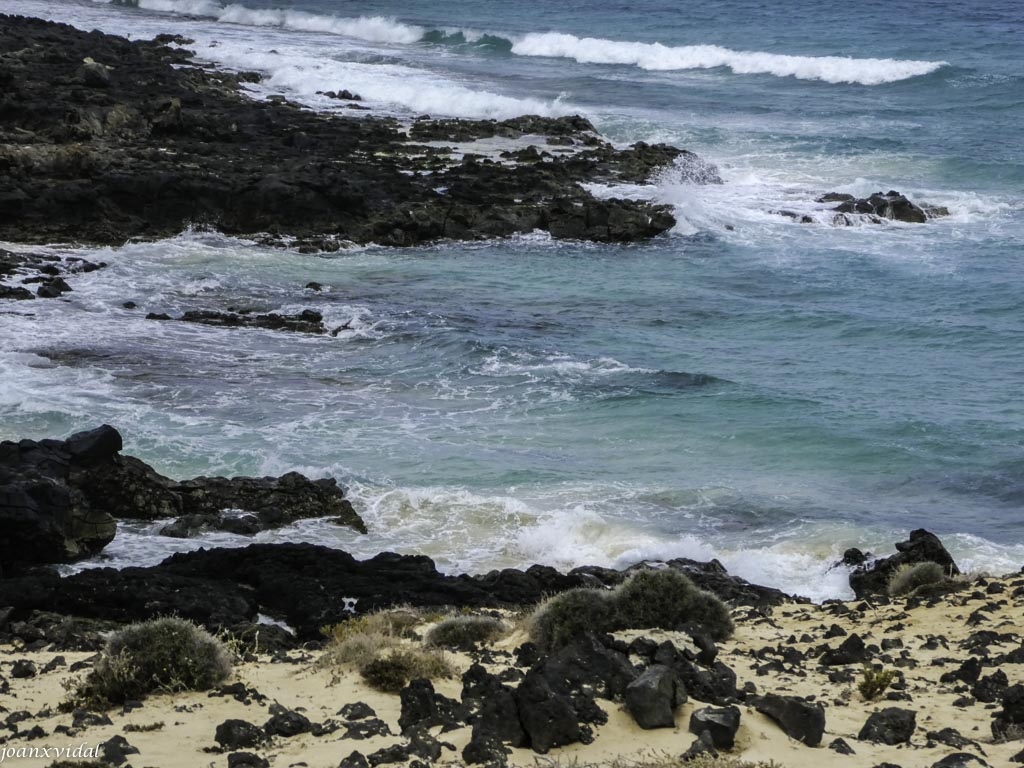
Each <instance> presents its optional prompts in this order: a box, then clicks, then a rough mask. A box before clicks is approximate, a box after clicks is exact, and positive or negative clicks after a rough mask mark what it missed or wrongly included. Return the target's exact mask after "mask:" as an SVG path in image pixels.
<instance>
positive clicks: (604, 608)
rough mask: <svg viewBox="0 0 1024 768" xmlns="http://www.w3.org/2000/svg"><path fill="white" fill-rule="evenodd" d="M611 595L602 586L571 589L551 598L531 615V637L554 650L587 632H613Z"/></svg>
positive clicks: (546, 648)
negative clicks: (601, 588) (598, 587)
mask: <svg viewBox="0 0 1024 768" xmlns="http://www.w3.org/2000/svg"><path fill="white" fill-rule="evenodd" d="M609 595H610V593H608V592H605V591H602V590H600V589H570V590H569V591H567V592H562V593H561V594H558V595H555V596H554V597H551V598H548V599H547V600H546V601H544V602H543V603H541V605H540V607H539V608H537V610H536V611H535V612H534V614H533V616H532V617H531V618H530V623H529V632H530V639H531V640H533V642H535V643H536V644H537V645H539V646H540V647H541V648H543V649H544V650H546V651H553V650H556V649H558V648H561V647H562V646H565V645H568V644H569V643H571V642H572V641H573V640H575V639H576V638H577V637H580V636H581V635H583V634H585V633H587V632H596V633H603V632H609V631H611V629H612V613H613V610H612V604H611V600H610V599H609Z"/></svg>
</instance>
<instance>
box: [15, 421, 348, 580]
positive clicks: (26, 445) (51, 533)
mask: <svg viewBox="0 0 1024 768" xmlns="http://www.w3.org/2000/svg"><path fill="white" fill-rule="evenodd" d="M121 448H122V438H121V435H120V433H119V432H118V431H117V430H116V429H114V428H113V427H111V426H108V425H104V426H101V427H97V428H96V429H92V430H88V431H85V432H79V433H77V434H74V435H72V436H71V437H69V438H67V439H66V440H49V439H48V440H39V441H36V440H20V441H18V442H12V441H5V442H2V443H0V532H2V533H0V573H10V572H12V571H16V570H17V569H19V568H22V567H26V566H32V565H37V564H42V563H63V562H72V561H74V560H79V559H82V558H84V557H88V556H90V555H94V554H96V553H98V552H99V551H101V550H102V549H103V547H105V546H106V545H107V544H108V543H110V541H112V540H113V538H114V535H115V533H116V531H117V522H116V521H117V520H118V519H140V520H162V519H171V518H175V519H176V520H177V522H176V523H175V524H174V526H175V527H173V528H172V530H171V531H170V532H169V534H170V535H187V534H189V533H191V532H195V531H197V530H199V529H200V528H204V527H205V528H217V529H226V530H231V531H234V532H236V533H255V532H257V531H259V530H264V529H266V528H271V527H279V526H281V525H285V524H288V523H290V522H293V521H295V520H299V519H303V518H308V517H326V518H331V519H332V520H334V521H335V522H337V523H338V524H340V525H346V526H349V527H352V528H355V529H356V530H359V531H364V532H365V530H366V526H365V524H364V523H363V521H362V519H361V518H360V517H359V515H358V514H356V512H355V510H354V509H353V508H352V505H351V503H350V502H349V501H348V500H347V499H346V498H345V493H344V491H343V490H342V488H340V487H339V486H338V484H337V482H336V481H334V480H332V479H323V480H310V479H308V478H306V477H304V476H303V475H300V474H298V473H294V472H293V473H289V474H287V475H284V476H282V477H279V478H246V477H236V478H230V479H229V478H205V477H201V478H195V479H192V480H187V481H184V482H176V481H174V480H171V479H170V478H167V477H164V476H163V475H161V474H159V473H158V472H157V471H156V470H154V469H153V468H152V467H150V466H149V465H148V464H146V463H145V462H143V461H141V460H139V459H137V458H135V457H133V456H127V455H123V454H121ZM228 510H237V512H228Z"/></svg>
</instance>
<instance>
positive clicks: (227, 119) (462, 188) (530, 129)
mask: <svg viewBox="0 0 1024 768" xmlns="http://www.w3.org/2000/svg"><path fill="white" fill-rule="evenodd" d="M0 20H2V23H0V87H2V90H0V169H2V170H3V176H2V178H3V181H2V183H0V238H3V239H8V240H18V241H31V242H40V241H54V240H72V241H77V242H85V243H91V244H117V245H119V244H121V243H123V242H124V241H125V240H126V239H129V238H160V237H166V236H171V235H175V234H177V233H178V232H180V231H181V230H182V229H183V228H185V227H186V226H190V225H208V226H212V227H215V228H216V229H218V230H220V231H222V232H225V233H228V234H233V235H252V234H256V233H270V237H271V239H274V238H275V237H277V236H281V235H287V236H290V237H298V238H307V239H309V238H312V241H313V242H315V241H316V239H317V238H320V237H322V236H323V235H332V236H336V237H337V238H341V239H343V240H348V241H352V242H356V243H367V242H376V243H380V244H384V245H399V246H408V245H415V244H418V243H423V242H429V241H434V240H439V239H445V238H450V239H459V240H476V239H482V238H490V237H496V236H507V235H511V234H515V233H522V232H530V231H534V230H544V231H547V232H550V233H551V234H552V235H553V236H554V237H559V238H578V239H585V240H595V241H601V242H627V241H635V240H643V239H646V238H650V237H653V236H655V235H657V234H659V233H662V232H665V231H666V230H668V229H670V228H671V227H672V226H674V224H675V220H674V219H673V217H672V213H671V209H670V207H668V206H664V205H658V204H653V203H650V202H646V201H636V200H625V199H599V198H598V197H595V196H594V195H593V194H591V192H589V191H587V190H586V189H585V188H584V187H583V186H582V185H583V184H584V183H588V182H602V183H613V184H614V183H619V182H628V183H637V182H642V181H645V180H646V179H647V178H648V177H649V176H650V175H651V174H652V173H654V172H655V171H657V170H658V169H660V168H662V167H664V166H666V165H672V164H673V163H675V162H677V161H678V162H679V163H681V164H684V165H687V166H690V167H697V166H698V165H700V164H699V163H697V162H696V158H695V156H694V155H692V154H691V153H687V152H684V151H683V150H679V149H676V148H674V147H669V146H665V145H647V144H642V143H641V144H636V145H634V146H633V147H630V148H625V149H618V148H615V147H613V146H612V145H611V144H610V143H608V142H607V141H605V140H604V139H602V138H601V137H600V136H599V135H598V134H597V133H596V131H595V130H594V127H593V125H591V124H590V123H589V122H588V121H587V120H585V119H584V118H581V117H559V118H546V117H538V116H525V117H520V118H515V119H513V120H506V121H500V122H499V121H451V120H444V121H435V120H430V119H420V120H416V121H415V122H413V123H412V124H411V126H410V125H408V124H402V123H400V122H399V121H397V120H395V119H393V118H382V117H376V116H372V115H371V116H366V115H360V116H359V117H352V116H350V113H349V114H345V115H335V114H320V113H315V112H313V111H310V110H306V109H303V108H301V107H299V106H298V105H295V104H293V103H291V102H289V101H287V100H286V99H284V98H282V97H276V98H275V97H271V98H269V99H267V100H263V101H258V100H254V99H252V98H249V97H248V96H247V95H246V93H245V92H244V85H245V83H246V82H251V81H253V80H258V79H259V75H255V74H253V73H229V72H224V71H210V70H208V69H203V68H201V67H199V66H197V65H196V64H195V62H194V60H193V58H192V53H191V52H190V51H187V50H185V49H184V48H182V47H180V45H181V44H184V43H187V42H188V41H185V40H182V39H179V38H171V37H164V36H161V38H158V40H156V41H128V40H126V39H124V38H121V37H117V36H114V35H107V34H103V33H101V32H98V31H93V32H84V31H81V30H78V29H75V28H73V27H71V26H67V25H63V24H57V23H53V22H48V21H43V20H40V19H29V18H22V17H16V16H0ZM349 95H352V94H349ZM494 138H500V139H502V140H505V141H512V142H515V141H518V142H519V144H517V145H516V146H519V145H521V146H522V149H514V150H512V151H509V150H506V152H509V156H508V157H498V156H495V157H490V156H487V155H485V154H483V153H481V152H480V151H474V149H473V147H475V145H476V144H477V143H479V142H480V140H492V139H494ZM453 140H454V141H460V142H468V143H469V145H470V146H469V147H468V148H466V147H463V148H458V149H454V148H452V147H449V146H445V144H446V143H447V142H450V141H453ZM536 144H540V145H541V147H542V148H543V149H544V151H543V152H540V151H537V149H536V147H535V146H534V145H536ZM530 149H532V150H533V151H532V152H531V151H529V150H530ZM715 178H716V174H715V173H714V172H713V169H711V170H709V171H707V172H706V173H704V179H705V180H707V181H714V180H715ZM285 241H286V239H282V240H281V241H280V242H285ZM330 242H332V243H333V242H336V241H335V240H331V241H330Z"/></svg>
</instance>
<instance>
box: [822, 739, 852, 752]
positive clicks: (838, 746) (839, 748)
mask: <svg viewBox="0 0 1024 768" xmlns="http://www.w3.org/2000/svg"><path fill="white" fill-rule="evenodd" d="M828 748H829V749H831V750H832V751H833V752H838V753H839V754H840V755H855V754H857V753H856V752H854V751H853V747H851V746H850V745H849V744H847V743H846V740H845V739H841V738H839V739H832V741H830V742H829V745H828Z"/></svg>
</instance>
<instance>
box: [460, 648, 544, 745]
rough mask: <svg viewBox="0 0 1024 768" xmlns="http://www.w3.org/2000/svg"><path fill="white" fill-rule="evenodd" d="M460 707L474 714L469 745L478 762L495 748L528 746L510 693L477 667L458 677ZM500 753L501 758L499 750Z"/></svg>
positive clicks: (491, 675) (476, 665)
mask: <svg viewBox="0 0 1024 768" xmlns="http://www.w3.org/2000/svg"><path fill="white" fill-rule="evenodd" d="M462 703H463V705H465V706H466V707H468V708H470V709H472V710H474V714H473V716H472V723H473V734H472V741H473V742H474V743H475V746H474V747H473V750H471V752H472V754H474V755H477V756H478V757H480V758H481V759H479V760H478V762H486V761H487V760H489V759H490V758H486V756H487V755H492V756H493V755H494V754H495V745H496V744H501V743H508V744H509V745H511V746H513V747H525V746H527V745H528V743H529V740H528V738H527V736H526V732H525V731H524V730H523V726H522V724H521V723H520V722H519V708H518V707H517V705H516V699H515V695H514V694H513V692H512V689H511V688H509V687H508V686H506V685H504V684H503V683H502V682H501V680H500V679H499V678H498V677H497V675H493V674H491V673H489V672H488V671H487V670H486V669H485V668H484V667H483V666H482V665H480V664H473V665H472V666H471V667H470V668H469V669H468V670H466V672H465V673H464V674H463V676H462ZM501 753H502V754H505V752H504V751H503V749H502V750H501Z"/></svg>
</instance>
